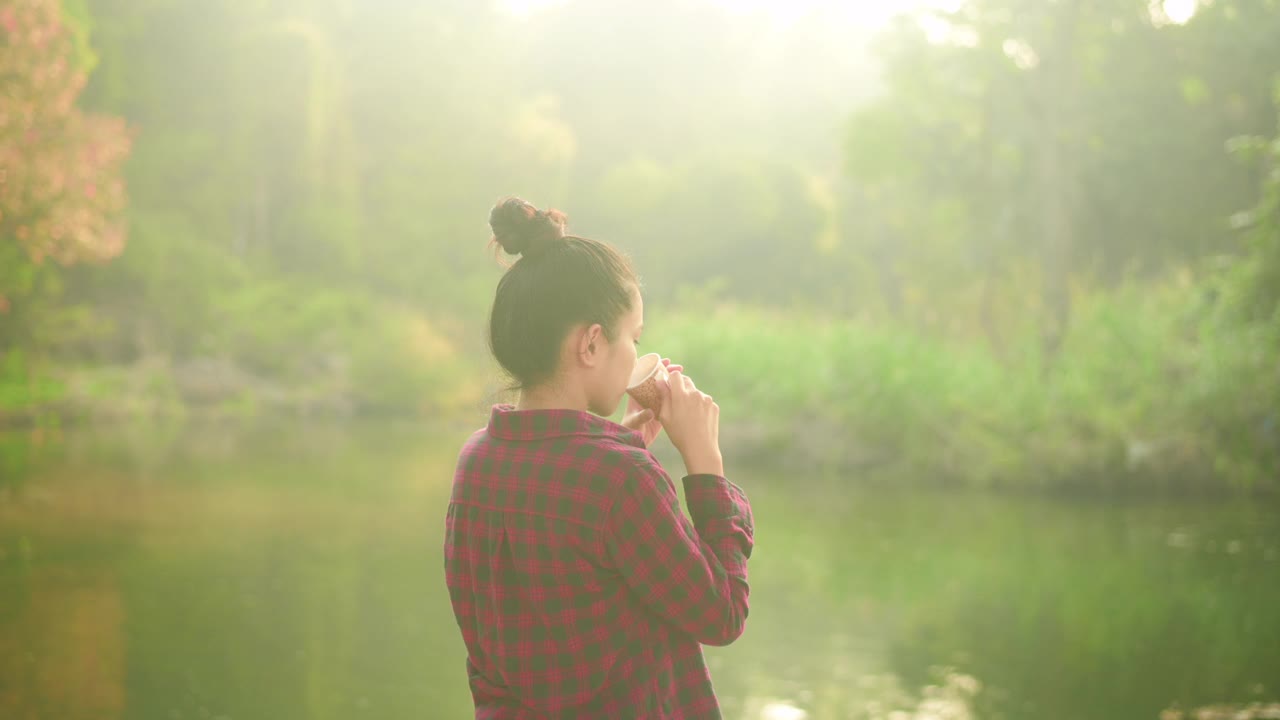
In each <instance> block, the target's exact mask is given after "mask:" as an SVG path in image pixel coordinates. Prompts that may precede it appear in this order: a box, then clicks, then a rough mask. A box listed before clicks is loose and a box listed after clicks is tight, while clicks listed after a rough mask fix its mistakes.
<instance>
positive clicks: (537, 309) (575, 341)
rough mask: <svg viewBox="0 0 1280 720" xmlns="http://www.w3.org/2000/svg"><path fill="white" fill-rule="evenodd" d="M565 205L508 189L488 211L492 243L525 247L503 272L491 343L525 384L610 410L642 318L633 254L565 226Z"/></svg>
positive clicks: (520, 385) (631, 360)
mask: <svg viewBox="0 0 1280 720" xmlns="http://www.w3.org/2000/svg"><path fill="white" fill-rule="evenodd" d="M565 224H566V218H565V216H564V214H563V213H561V212H559V211H556V210H551V211H542V210H538V209H537V208H535V207H534V206H532V205H530V204H529V203H527V202H525V201H523V200H520V199H519V198H507V199H505V200H502V201H501V202H499V203H498V205H496V206H495V207H494V208H493V211H492V212H490V214H489V226H490V227H491V228H492V229H493V241H492V242H493V243H496V244H497V245H500V246H501V247H502V248H503V250H505V251H506V252H507V253H509V254H511V255H520V259H519V260H517V261H516V262H515V264H513V265H512V266H511V267H510V268H509V269H508V270H507V272H506V274H505V275H503V277H502V280H501V281H499V282H498V291H497V295H496V296H495V297H494V301H493V310H492V312H491V313H490V316H489V348H490V350H492V351H493V355H494V357H495V358H496V359H497V360H498V363H499V364H501V365H502V367H503V369H505V370H506V371H507V373H508V374H509V375H511V377H512V378H513V380H514V381H515V384H514V388H515V389H521V390H525V391H529V390H534V389H545V388H548V387H555V386H557V385H558V386H559V390H560V391H570V392H571V393H573V394H580V395H581V396H583V397H585V399H586V401H587V409H588V410H590V411H592V412H594V413H596V414H598V415H605V416H608V415H612V414H613V413H614V411H615V410H617V407H618V402H619V401H620V400H621V399H622V396H623V393H624V392H625V391H626V385H627V380H628V379H629V378H630V375H631V370H632V368H633V367H634V366H635V359H636V343H637V342H638V341H639V338H640V331H641V326H642V324H643V322H644V305H643V301H642V300H641V298H640V288H639V285H640V284H639V280H638V278H637V277H636V274H635V271H634V270H633V269H632V267H631V263H630V261H629V260H628V259H627V258H626V257H625V256H624V255H622V254H621V253H619V252H618V251H617V250H614V249H613V248H612V247H610V246H608V245H606V244H605V243H602V242H599V241H596V240H589V239H587V238H580V237H574V236H566V235H565V234H564V228H565Z"/></svg>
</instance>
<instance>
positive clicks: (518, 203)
mask: <svg viewBox="0 0 1280 720" xmlns="http://www.w3.org/2000/svg"><path fill="white" fill-rule="evenodd" d="M567 221H568V218H566V217H565V214H564V213H562V212H560V211H559V210H549V211H542V210H539V209H538V208H536V207H534V206H533V205H531V204H529V203H527V202H525V201H524V200H521V199H520V198H517V197H509V198H505V199H503V200H500V201H499V202H498V204H497V205H494V206H493V210H491V211H490V212H489V227H491V228H493V240H494V242H496V243H498V244H499V245H501V246H502V249H503V250H506V251H507V252H508V253H509V254H511V255H522V254H523V255H524V256H525V257H528V256H529V255H530V254H532V253H536V252H538V251H540V250H542V249H543V248H545V247H546V245H547V244H548V243H550V242H553V241H555V240H559V239H560V238H562V237H564V226H565V223H566V222H567Z"/></svg>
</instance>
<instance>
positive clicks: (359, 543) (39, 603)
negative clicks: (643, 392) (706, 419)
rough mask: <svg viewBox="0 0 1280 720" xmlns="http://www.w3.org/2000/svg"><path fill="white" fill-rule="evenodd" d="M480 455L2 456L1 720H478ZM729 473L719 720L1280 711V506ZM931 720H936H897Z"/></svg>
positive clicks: (296, 430)
mask: <svg viewBox="0 0 1280 720" xmlns="http://www.w3.org/2000/svg"><path fill="white" fill-rule="evenodd" d="M476 426H477V427H478V426H479V422H477V423H476ZM466 434H467V429H466V426H465V425H464V426H457V425H452V426H443V425H435V426H416V425H411V424H390V423H378V424H362V425H358V426H338V425H332V424H313V425H307V424H302V423H298V424H294V425H290V426H287V427H286V426H277V427H272V426H269V425H267V426H259V427H254V428H252V429H250V428H243V427H231V426H206V425H187V426H165V425H153V426H149V427H134V426H128V427H119V428H111V429H101V430H95V431H87V430H79V431H67V432H66V433H64V434H63V435H62V436H61V437H56V438H55V437H42V436H39V435H36V436H32V435H31V434H29V433H24V434H21V435H17V434H13V433H10V434H8V435H6V436H4V441H3V444H0V448H2V449H3V453H4V454H5V461H4V463H3V464H0V472H2V473H4V477H3V479H0V718H4V719H5V720H9V719H14V720H18V719H21V720H29V719H34V718H41V719H45V718H47V719H49V720H80V719H84V720H114V719H116V718H131V719H132V718H136V719H139V720H180V719H184V718H197V719H201V720H213V719H234V720H253V719H261V720H295V719H296V720H302V719H308V720H310V719H315V720H326V719H329V718H333V719H335V720H336V719H339V718H341V719H343V720H349V719H351V718H374V719H377V720H400V719H404V720H409V719H410V718H415V719H420V718H428V719H435V718H440V719H442V720H449V719H450V718H467V717H470V716H471V704H470V696H469V694H468V691H467V686H466V678H465V672H464V669H463V657H464V655H463V646H462V642H461V640H460V637H459V634H458V631H457V628H456V626H455V625H454V621H453V617H452V615H451V614H450V610H449V602H448V595H447V593H446V591H445V587H444V577H443V567H442V559H441V549H440V548H441V541H442V538H443V518H444V511H445V504H446V502H447V499H448V496H449V486H450V481H451V474H452V470H453V462H454V459H455V455H456V452H457V449H458V446H459V444H460V443H461V442H462V440H463V439H464V438H465V436H466ZM659 454H660V456H662V457H663V458H664V461H668V468H671V469H672V474H673V475H676V476H677V477H678V475H679V470H680V468H679V465H678V464H675V465H673V464H671V463H670V462H669V459H670V458H671V454H670V449H669V446H667V447H665V448H663V449H662V452H660V453H659ZM727 468H728V471H729V472H730V474H731V475H732V477H733V478H734V479H735V480H737V481H738V482H739V484H741V485H742V486H743V487H744V488H745V489H746V490H747V492H748V494H749V495H750V497H751V499H752V502H753V506H754V510H755V516H756V548H755V554H754V556H753V558H752V563H751V566H750V575H751V577H750V579H751V587H752V592H751V615H750V619H749V620H748V626H747V630H746V633H745V634H744V636H743V637H742V638H741V639H740V640H739V641H738V642H736V643H735V644H733V645H731V646H729V647H726V648H708V649H707V656H708V658H709V663H710V665H711V667H712V672H713V676H714V680H715V684H716V688H717V691H718V693H719V695H720V696H721V700H722V704H723V706H724V709H725V716H726V718H731V719H733V720H758V719H759V720H766V719H767V720H795V719H799V718H807V719H809V720H826V719H828V718H831V719H835V718H840V719H844V718H867V719H868V720H870V719H872V718H890V717H896V718H911V717H919V718H924V717H954V718H1038V719H1061V720H1100V719H1107V718H1117V719H1119V718H1124V719H1128V720H1140V719H1150V720H1157V719H1158V718H1160V717H1161V712H1162V711H1165V710H1166V709H1170V708H1182V709H1190V708H1195V707H1199V706H1203V705H1208V704H1212V703H1237V704H1243V703H1249V702H1255V701H1274V700H1276V699H1277V698H1280V512H1277V508H1276V507H1275V506H1274V505H1268V504H1265V503H1261V502H1252V503H1250V502H1240V501H1232V502H1226V501H1207V500H1194V501H1192V500H1184V501H1167V500H1162V501H1151V500H1147V501H1134V500H1128V501H1119V500H1100V499H1091V500H1083V499H1064V498H1049V497H1043V496H1009V495H1005V496H998V495H983V494H975V493H948V492H941V491H927V492H926V491H907V490H902V491H890V490H885V489H883V488H882V489H877V490H870V489H859V483H858V478H856V477H848V478H841V477H821V476H810V475H805V474H797V473H793V472H788V471H786V470H785V469H777V470H773V471H768V470H764V469H760V468H755V467H753V468H750V469H749V470H748V469H747V468H742V467H738V466H737V465H736V464H735V462H734V459H733V458H732V457H729V458H727ZM921 702H925V703H933V707H934V708H935V712H934V714H932V715H929V714H926V713H918V714H911V713H909V714H907V715H897V716H893V715H892V714H891V713H892V712H893V711H895V710H900V711H901V710H907V709H911V708H917V707H918V706H919V705H920V703H921ZM943 707H946V708H950V710H949V711H950V712H953V713H954V714H952V715H950V716H947V715H944V714H941V713H943V712H948V711H944V710H936V708H943ZM1168 716H1169V715H1168V714H1166V717H1168Z"/></svg>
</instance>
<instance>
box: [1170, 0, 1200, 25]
mask: <svg viewBox="0 0 1280 720" xmlns="http://www.w3.org/2000/svg"><path fill="white" fill-rule="evenodd" d="M1197 5H1199V2H1198V0H1164V14H1165V16H1166V17H1168V18H1169V21H1170V22H1173V23H1175V24H1177V25H1186V24H1187V23H1188V22H1189V21H1190V20H1191V18H1192V17H1193V16H1194V15H1195V14H1196V9H1197Z"/></svg>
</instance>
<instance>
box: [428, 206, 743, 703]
mask: <svg viewBox="0 0 1280 720" xmlns="http://www.w3.org/2000/svg"><path fill="white" fill-rule="evenodd" d="M489 224H490V226H491V227H492V228H493V233H494V238H493V242H494V243H496V244H499V245H501V246H502V248H503V249H504V250H506V252H507V253H509V254H512V255H520V256H521V257H520V259H519V260H518V261H516V262H515V264H514V265H513V266H511V267H510V269H509V270H508V271H507V272H506V274H505V275H504V276H503V277H502V280H501V281H500V282H499V283H498V291H497V295H496V297H495V298H494V302H493V310H492V313H491V315H490V318H489V341H490V349H491V350H492V352H493V354H494V356H495V357H496V359H497V360H498V362H499V363H500V364H501V365H502V367H503V368H504V369H505V370H506V371H507V373H508V374H510V375H511V377H512V378H513V379H514V380H515V389H518V390H519V391H520V397H519V402H518V404H516V405H514V406H512V405H506V404H500V405H495V406H494V407H493V409H492V411H491V414H490V418H489V424H488V426H487V427H485V428H483V429H481V430H479V431H477V432H476V433H475V434H474V435H472V436H471V437H470V439H468V440H467V442H466V444H465V445H464V446H463V448H462V452H461V454H460V456H459V458H458V467H457V470H456V472H455V474H454V481H453V495H452V498H451V499H450V502H449V510H448V517H447V519H446V535H445V546H444V556H445V576H446V580H447V583H448V586H449V596H450V599H451V601H452V603H453V611H454V616H455V617H456V619H457V621H458V627H459V628H460V629H461V630H462V637H463V640H464V641H465V643H466V646H467V662H466V668H467V674H468V677H469V680H470V684H471V693H472V696H473V697H474V700H475V707H476V717H477V718H485V719H488V720H516V719H519V720H526V719H527V720H535V719H536V720H549V719H552V718H554V719H556V720H559V719H561V718H573V719H574V720H578V719H580V718H602V719H604V718H608V719H613V718H645V719H646V720H659V719H661V720H676V719H684V720H690V719H693V718H719V717H720V716H721V715H720V708H719V704H718V703H717V701H716V697H715V693H714V692H713V690H712V687H711V677H710V675H709V673H708V671H707V666H706V664H705V662H704V661H703V657H702V648H701V644H707V645H727V644H729V643H731V642H733V641H734V640H735V639H736V638H737V637H738V636H739V635H741V634H742V630H743V625H744V623H745V622H746V618H747V593H748V587H747V558H748V557H750V555H751V547H752V530H753V528H752V517H751V506H750V504H749V503H748V502H747V497H746V495H745V494H744V493H743V492H742V490H741V489H740V488H738V487H737V486H736V485H734V484H733V483H731V482H729V481H728V480H726V479H725V477H724V467H723V461H722V458H721V454H720V446H719V439H718V437H719V425H720V408H719V407H718V406H717V405H716V404H715V402H713V401H712V399H711V397H710V396H708V395H706V394H705V393H703V392H701V391H699V390H698V389H697V388H696V387H695V386H694V384H693V381H692V380H690V379H689V377H688V376H686V375H684V373H683V368H682V367H681V366H679V365H672V364H671V363H670V361H669V360H665V359H664V360H663V362H664V363H666V365H667V369H668V371H669V373H670V374H669V380H670V382H669V384H668V386H667V388H668V389H666V390H665V391H664V393H663V402H662V405H661V407H660V409H659V411H658V412H657V414H656V416H655V414H654V413H653V412H651V411H648V410H639V409H637V408H636V407H635V406H634V404H631V403H629V410H630V412H629V413H628V414H627V415H626V416H625V417H624V421H623V424H617V423H614V422H611V421H609V420H607V419H605V418H606V417H608V416H611V415H613V413H614V412H615V411H616V410H617V407H618V403H619V402H620V401H621V399H622V396H623V395H624V394H625V390H626V386H627V382H628V380H629V379H630V376H631V371H632V368H633V367H634V365H635V361H636V347H637V346H638V345H639V343H640V331H641V326H642V325H643V321H644V304H643V301H642V299H641V297H640V290H639V281H638V279H637V277H636V275H635V273H634V271H633V270H632V268H631V265H630V263H629V262H628V261H627V259H626V258H625V257H624V256H622V255H621V254H620V253H618V252H617V251H616V250H614V249H613V248H611V247H610V246H608V245H606V244H604V243H601V242H598V241H595V240H588V239H586V238H579V237H566V236H565V235H564V226H565V216H564V215H563V214H562V213H559V212H557V211H554V210H553V211H550V212H544V211H540V210H537V209H536V208H534V207H533V206H532V205H530V204H528V203H526V202H524V201H522V200H519V199H516V198H511V199H507V200H505V201H503V202H501V203H500V204H499V205H498V206H497V207H495V208H494V209H493V211H492V213H490V217H489ZM663 429H665V430H666V432H667V435H668V436H669V437H670V438H671V441H672V443H673V444H674V445H675V447H676V449H677V450H679V451H680V454H681V456H682V457H683V459H684V464H685V469H686V471H687V473H688V474H687V475H686V476H685V477H684V480H683V484H684V492H685V502H686V504H687V506H688V510H689V515H690V516H692V518H693V522H692V523H690V522H689V521H688V520H687V519H686V518H685V517H684V515H683V514H682V513H681V512H680V507H679V502H678V499H677V496H676V492H675V485H674V484H673V483H672V482H671V478H670V477H669V476H668V475H667V473H666V471H664V470H663V468H662V466H661V465H660V464H659V463H658V460H657V459H656V458H655V457H654V456H653V455H652V454H651V453H650V452H649V450H648V449H647V447H648V445H649V444H650V443H652V442H653V440H654V438H655V437H657V435H658V433H659V431H661V430H663Z"/></svg>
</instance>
